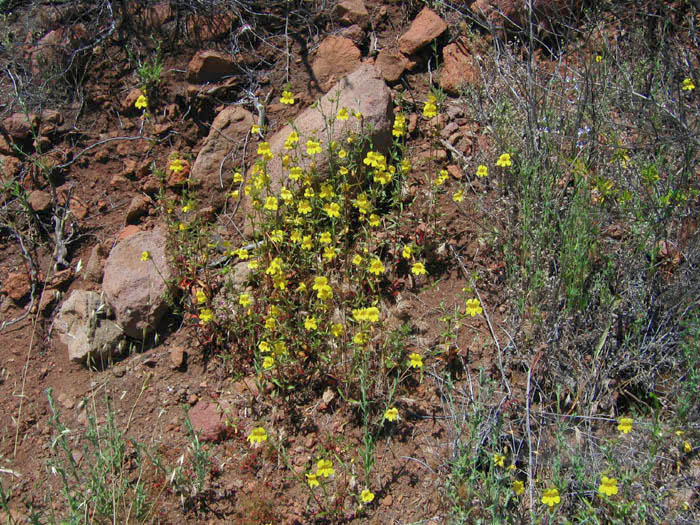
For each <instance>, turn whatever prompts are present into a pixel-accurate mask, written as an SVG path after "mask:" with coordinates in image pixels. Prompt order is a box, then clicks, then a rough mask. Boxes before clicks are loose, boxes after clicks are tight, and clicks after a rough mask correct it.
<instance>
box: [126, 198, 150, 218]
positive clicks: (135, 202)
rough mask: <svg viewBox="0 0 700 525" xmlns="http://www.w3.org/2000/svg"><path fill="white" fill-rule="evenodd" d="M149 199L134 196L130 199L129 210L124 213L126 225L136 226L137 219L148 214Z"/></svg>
mask: <svg viewBox="0 0 700 525" xmlns="http://www.w3.org/2000/svg"><path fill="white" fill-rule="evenodd" d="M150 206H151V199H150V198H147V197H144V196H143V195H136V196H135V197H134V198H133V199H131V203H130V204H129V209H128V210H127V211H126V224H137V223H138V222H139V219H140V218H141V217H143V216H144V215H147V214H148V209H149V208H150Z"/></svg>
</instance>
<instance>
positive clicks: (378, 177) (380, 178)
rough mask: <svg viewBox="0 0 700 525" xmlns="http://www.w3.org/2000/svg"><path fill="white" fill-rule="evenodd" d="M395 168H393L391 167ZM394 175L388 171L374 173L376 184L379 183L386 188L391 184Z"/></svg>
mask: <svg viewBox="0 0 700 525" xmlns="http://www.w3.org/2000/svg"><path fill="white" fill-rule="evenodd" d="M391 167H393V166H391ZM391 179H392V175H391V173H389V172H388V171H384V170H377V171H375V172H374V182H378V183H379V184H381V185H382V186H386V185H387V184H389V183H390V182H391Z"/></svg>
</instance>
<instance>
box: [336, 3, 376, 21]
mask: <svg viewBox="0 0 700 525" xmlns="http://www.w3.org/2000/svg"><path fill="white" fill-rule="evenodd" d="M334 15H335V16H336V18H337V19H338V20H339V21H340V22H342V23H343V24H345V25H352V24H357V25H359V26H362V27H365V26H366V25H367V24H368V23H369V13H368V12H367V8H366V7H365V3H364V2H363V1H362V0H342V1H340V2H338V3H337V4H336V5H335V11H334Z"/></svg>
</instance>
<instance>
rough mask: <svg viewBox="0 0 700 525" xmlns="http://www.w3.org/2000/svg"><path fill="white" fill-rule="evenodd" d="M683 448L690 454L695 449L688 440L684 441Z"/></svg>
mask: <svg viewBox="0 0 700 525" xmlns="http://www.w3.org/2000/svg"><path fill="white" fill-rule="evenodd" d="M683 450H684V451H685V453H686V454H690V453H691V452H692V451H693V447H692V446H691V445H690V443H689V442H688V441H684V442H683Z"/></svg>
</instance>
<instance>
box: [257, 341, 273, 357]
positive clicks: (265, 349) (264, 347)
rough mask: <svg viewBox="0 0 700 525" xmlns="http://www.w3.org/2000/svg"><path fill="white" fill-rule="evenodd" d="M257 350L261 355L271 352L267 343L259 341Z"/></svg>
mask: <svg viewBox="0 0 700 525" xmlns="http://www.w3.org/2000/svg"><path fill="white" fill-rule="evenodd" d="M258 350H260V352H261V353H263V354H267V353H268V352H269V351H270V350H272V347H271V346H270V343H268V342H267V341H260V342H259V343H258Z"/></svg>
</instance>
